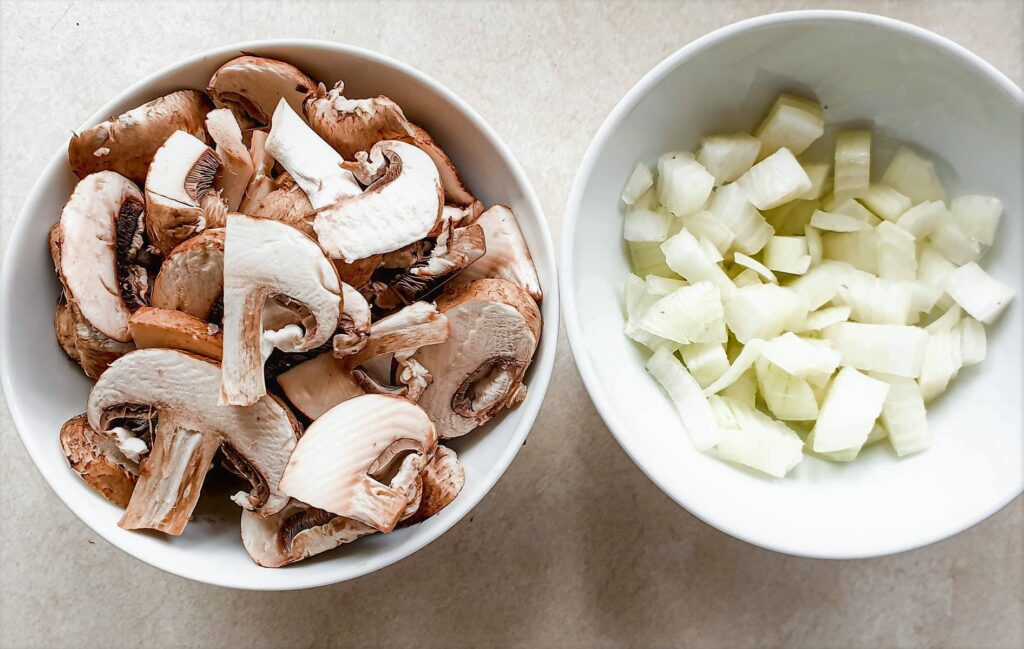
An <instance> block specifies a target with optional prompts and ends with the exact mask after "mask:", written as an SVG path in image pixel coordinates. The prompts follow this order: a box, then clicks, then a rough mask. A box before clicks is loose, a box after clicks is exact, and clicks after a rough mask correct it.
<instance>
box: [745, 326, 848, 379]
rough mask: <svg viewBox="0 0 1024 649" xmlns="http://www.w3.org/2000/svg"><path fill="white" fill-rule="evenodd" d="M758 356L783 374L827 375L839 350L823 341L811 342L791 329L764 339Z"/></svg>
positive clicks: (802, 376)
mask: <svg viewBox="0 0 1024 649" xmlns="http://www.w3.org/2000/svg"><path fill="white" fill-rule="evenodd" d="M815 342H816V343H818V344H815ZM761 356H763V357H764V358H766V359H767V360H768V361H769V362H771V363H772V365H775V366H776V367H778V368H779V369H781V370H782V371H784V372H786V373H787V374H791V375H792V376H795V377H797V378H801V379H806V378H809V377H813V376H819V377H820V376H824V377H826V378H827V377H830V376H831V375H832V373H833V372H835V371H836V369H837V368H838V367H839V363H840V361H841V360H842V357H841V356H840V354H839V352H837V351H835V350H834V349H832V348H831V347H830V346H829V345H828V344H827V343H825V344H822V341H814V342H811V341H810V340H808V339H807V338H802V337H800V336H798V335H796V334H795V333H793V332H787V333H784V334H782V335H781V336H776V337H775V338H772V339H771V340H766V341H765V342H764V345H762V347H761Z"/></svg>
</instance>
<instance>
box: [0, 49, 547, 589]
mask: <svg viewBox="0 0 1024 649" xmlns="http://www.w3.org/2000/svg"><path fill="white" fill-rule="evenodd" d="M289 47H298V48H309V49H315V50H320V51H321V52H324V53H326V54H339V53H340V54H346V55H350V56H354V57H357V58H360V59H363V60H366V61H369V62H370V63H372V64H374V65H379V66H384V67H389V68H392V69H394V70H396V71H398V72H399V73H401V74H402V75H404V76H406V77H409V78H411V79H412V80H414V81H416V82H419V83H421V84H423V85H425V86H428V87H430V88H431V89H432V90H433V91H434V92H436V93H438V94H439V95H441V96H442V97H444V99H445V100H446V101H448V102H449V103H450V104H451V105H452V106H453V107H454V108H455V109H456V110H458V111H459V112H460V113H461V114H462V115H463V116H464V117H466V118H467V119H468V120H469V121H470V122H471V123H472V124H473V125H474V126H475V127H476V128H477V129H478V130H479V131H480V133H481V134H482V135H483V137H484V138H485V139H486V140H487V141H488V142H489V143H490V144H491V146H493V147H494V150H495V151H496V152H497V154H498V156H499V157H500V158H501V160H502V162H503V163H504V164H506V165H507V166H508V168H509V169H510V170H511V172H512V177H513V179H514V182H515V185H516V186H517V188H518V189H520V190H521V191H522V196H523V200H524V201H525V202H526V203H527V205H529V208H530V209H531V210H532V211H533V212H534V213H535V214H536V215H537V217H538V223H537V224H536V226H537V227H536V229H537V234H538V239H539V243H540V246H539V249H537V250H531V251H530V253H531V255H532V256H533V257H534V258H535V260H537V261H543V263H544V264H546V265H547V267H548V268H550V269H551V277H550V279H549V280H548V281H547V283H546V284H545V283H543V279H542V288H543V290H544V298H545V300H544V301H545V302H548V301H550V303H551V304H554V305H555V307H554V308H551V309H549V311H550V313H549V314H545V318H544V323H543V327H542V335H541V340H540V344H539V346H538V348H537V351H536V352H535V354H534V362H533V367H532V373H533V376H532V379H531V382H530V390H529V392H528V394H527V399H526V402H524V403H523V404H521V405H520V406H519V407H518V409H517V412H519V413H520V414H521V418H520V420H519V424H518V426H517V427H516V428H515V429H514V430H513V431H512V435H511V437H510V439H509V442H508V443H507V445H506V446H505V448H504V449H503V450H502V452H501V454H500V455H499V456H498V459H497V461H496V463H495V464H494V465H493V466H492V467H491V468H490V469H489V470H488V471H487V472H486V473H484V474H482V475H480V476H479V477H478V478H477V480H478V483H479V484H480V488H479V489H478V490H476V493H475V494H470V493H469V492H465V491H464V494H463V496H464V497H463V498H461V499H456V501H455V502H453V503H452V504H451V505H449V507H448V508H447V509H449V510H451V513H450V514H449V515H448V517H446V519H445V524H443V525H435V526H431V527H427V528H423V529H424V531H423V532H421V533H420V536H419V538H417V539H416V541H415V542H414V543H412V544H410V546H409V547H407V548H402V549H401V550H399V551H395V550H392V551H390V552H380V553H375V554H373V555H371V556H369V557H367V558H366V559H365V560H364V561H361V562H360V563H358V564H356V566H355V569H353V570H351V571H350V572H348V573H346V574H343V575H337V574H334V573H331V572H330V571H327V570H324V571H315V572H310V573H297V572H292V573H290V574H291V576H290V578H288V577H285V578H277V579H275V580H273V581H272V582H270V583H267V584H252V583H235V582H234V581H233V580H232V579H231V577H230V573H226V572H218V573H217V574H207V573H201V572H199V571H195V570H193V569H191V568H190V566H189V565H188V564H187V563H182V562H177V561H174V560H171V559H160V558H153V557H150V558H144V557H142V556H139V555H137V554H135V553H134V552H132V551H131V550H128V549H126V548H125V547H123V546H122V545H121V544H120V543H119V542H118V540H117V539H116V538H115V537H114V535H113V532H114V530H113V529H108V526H106V525H97V524H94V521H92V520H91V518H90V517H89V516H87V515H86V514H85V512H84V511H80V508H78V507H76V506H75V505H73V504H72V502H70V501H69V499H68V498H66V497H65V494H63V493H62V492H61V491H60V490H59V489H58V488H57V487H56V486H55V484H54V482H53V481H52V480H51V478H50V475H51V474H52V473H55V472H56V471H57V470H58V469H57V468H56V467H49V468H48V467H47V464H46V462H45V461H44V458H42V457H41V455H40V454H39V453H36V452H34V451H33V449H32V447H31V446H30V445H29V444H28V443H27V442H26V435H27V434H28V433H27V432H26V431H29V430H31V426H30V419H29V417H28V413H26V412H24V411H23V409H22V407H21V405H20V404H19V403H17V402H16V401H15V400H13V399H12V398H11V397H12V395H13V394H14V392H13V374H14V368H12V367H11V366H10V361H9V360H8V355H7V354H0V386H2V388H3V394H4V399H5V401H6V403H7V407H8V410H9V412H10V414H11V419H12V421H13V423H14V428H15V430H16V431H17V432H18V438H19V439H20V441H21V443H22V446H23V447H24V448H25V450H26V451H27V452H28V455H29V457H30V458H31V460H32V464H33V465H34V466H35V469H36V470H37V471H38V472H39V473H40V475H42V477H43V479H44V481H45V482H46V484H47V485H48V486H49V487H50V489H51V491H53V492H54V494H56V496H57V498H58V499H59V500H60V501H61V502H62V503H64V505H65V506H66V507H67V508H68V509H70V510H71V512H72V513H73V514H75V516H76V517H77V518H78V519H79V520H80V521H81V522H83V523H84V524H85V525H87V526H88V527H89V528H91V529H92V530H93V531H94V532H96V534H98V535H99V536H100V537H101V538H103V539H104V540H106V541H107V542H108V543H110V544H111V545H113V546H114V547H116V548H118V549H119V550H121V551H122V552H124V553H125V554H128V555H129V556H131V557H133V558H135V559H137V560H140V561H142V562H144V563H147V564H149V565H151V566H153V567H154V568H157V569H160V570H163V571H165V572H168V573H171V574H173V575H177V576H179V577H184V578H186V579H191V580H193V581H197V582H200V583H206V584H210V585H213V586H221V587H225V588H235V589H239V590H256V591H284V590H298V589H304V588H316V587H320V586H326V585H330V584H335V583H340V582H343V581H348V580H351V579H355V578H357V577H361V576H363V575H366V574H369V573H371V572H375V571H377V570H380V569H382V568H385V567H387V566H389V565H391V564H393V563H396V562H398V561H400V560H402V559H404V558H406V557H408V556H410V555H412V554H414V553H416V552H418V551H419V550H421V549H422V548H424V547H425V546H427V545H429V544H430V543H432V542H433V541H434V540H436V539H437V538H438V537H439V536H441V535H442V534H444V533H445V532H447V531H448V530H449V529H451V528H452V527H454V526H455V524H456V523H458V522H459V521H461V520H462V518H463V517H464V516H466V514H468V513H469V512H470V511H471V510H472V509H473V508H474V507H476V505H477V504H478V503H479V502H480V501H481V500H482V499H483V498H484V497H485V496H486V495H487V494H489V493H490V491H491V489H493V487H494V485H495V483H497V481H498V479H499V478H500V477H501V476H502V475H503V474H504V473H505V471H506V470H507V469H508V467H509V466H510V465H511V464H512V461H513V459H515V457H516V455H517V454H518V452H519V450H520V449H521V448H522V447H523V445H524V444H525V442H526V437H527V435H528V434H529V432H530V430H531V429H532V428H533V424H534V422H535V421H536V419H537V415H538V413H539V412H540V408H541V406H542V405H543V402H544V398H545V396H546V394H547V389H548V384H549V382H550V379H551V375H552V373H553V371H554V363H555V351H556V345H557V339H558V326H559V315H560V314H559V309H558V305H559V295H558V291H559V283H558V277H557V273H558V269H557V265H556V255H555V248H554V244H553V242H552V238H551V230H550V227H549V224H548V221H547V217H546V216H545V214H544V210H543V208H542V206H541V204H540V200H539V199H538V197H537V194H536V192H535V190H534V188H533V185H532V184H531V183H530V180H529V178H528V177H527V175H526V172H525V171H524V170H523V167H522V165H521V164H520V163H519V161H518V160H516V158H515V156H513V154H512V151H511V149H509V147H508V145H507V144H505V142H504V141H503V140H502V139H501V137H499V136H498V134H497V132H496V131H495V130H494V129H493V128H492V127H491V125H490V124H488V123H487V121H486V120H484V118H483V117H481V115H480V114H479V113H478V112H477V111H476V110H475V109H474V108H472V107H471V106H470V105H469V104H468V103H467V102H466V101H465V100H463V99H462V98H461V97H459V96H458V95H457V94H456V93H455V92H454V91H452V90H451V89H449V88H448V87H447V86H445V85H444V84H442V83H441V82H439V81H437V80H436V79H434V78H433V77H431V76H429V75H428V74H426V73H424V72H422V71H420V70H419V69H417V68H415V67H413V66H411V65H409V64H407V63H404V62H402V61H399V60H398V59H396V58H393V57H391V56H388V55H386V54H382V53H380V52H377V51H374V50H370V49H367V48H363V47H358V46H354V45H349V44H346V43H338V42H332V41H326V40H322V39H312V38H274V39H258V40H248V41H241V42H237V43H229V44H227V45H221V46H218V47H214V48H210V49H206V50H201V51H199V52H196V53H194V54H191V55H189V56H188V57H185V58H183V59H180V60H177V61H174V62H172V63H170V64H167V65H165V66H162V67H161V68H159V69H158V70H156V71H154V72H152V73H149V74H147V75H145V76H144V77H143V78H141V79H139V80H137V81H135V82H133V83H131V84H130V85H129V86H128V87H126V88H124V89H123V90H121V91H120V92H118V93H117V94H116V95H115V96H114V97H112V98H111V99H110V100H109V101H107V102H106V103H105V104H104V105H103V106H101V107H100V108H99V110H97V111H96V112H94V113H93V114H92V115H91V116H90V117H89V118H88V119H86V120H85V121H84V122H82V124H81V126H79V128H78V131H81V130H83V129H85V128H88V127H89V126H92V125H94V124H97V123H99V122H101V121H103V120H105V119H108V118H109V116H110V115H111V114H113V112H114V107H115V106H117V105H118V104H120V103H121V102H122V101H123V100H124V98H125V97H128V96H130V95H132V94H135V93H137V92H140V91H142V90H144V89H145V88H146V87H148V86H151V85H154V84H156V83H159V82H160V81H162V80H166V79H167V78H170V77H172V76H173V75H175V74H178V73H179V72H181V71H182V70H184V69H187V68H190V67H193V66H196V65H199V64H202V63H204V62H205V61H208V60H210V59H220V58H223V59H224V60H225V61H226V60H229V59H230V58H232V57H234V56H241V54H242V52H259V51H261V50H267V49H272V48H289ZM66 149H67V147H66V146H65V145H61V147H60V149H59V150H58V151H57V152H56V154H55V155H54V156H53V157H51V158H50V161H49V162H48V163H46V165H45V166H44V167H43V169H42V170H41V171H40V172H39V174H38V177H37V180H36V182H35V183H34V184H33V186H32V189H31V190H30V191H29V192H28V193H27V194H26V198H25V201H24V203H23V205H22V207H21V209H20V210H19V212H18V216H17V218H16V219H15V222H14V227H13V228H12V229H11V234H10V237H9V238H8V247H7V253H6V254H5V259H4V261H3V267H2V270H0V275H2V282H0V349H4V348H5V347H7V346H8V345H12V344H14V339H13V332H12V331H10V330H9V329H8V328H7V327H5V324H4V323H6V322H7V320H8V316H9V314H8V309H9V308H10V305H11V304H12V302H13V299H14V295H15V294H16V287H15V286H13V280H12V279H11V277H12V273H11V270H12V269H13V268H14V267H15V265H16V264H17V263H18V262H17V261H16V259H20V258H21V256H22V254H25V253H19V252H18V250H19V248H17V247H15V246H14V245H12V244H13V243H14V242H16V241H20V240H22V239H25V237H26V236H27V235H26V233H25V230H26V229H27V227H28V221H29V220H30V215H28V214H27V211H28V207H29V206H30V205H32V204H33V203H35V202H36V200H37V196H38V195H39V194H41V193H42V192H43V191H44V183H43V182H42V181H43V179H44V178H50V177H51V176H53V175H54V174H55V173H57V172H58V169H59V167H61V166H62V165H66V164H67V150H66ZM25 249H26V248H25V247H22V248H21V250H25ZM540 306H541V308H542V310H543V304H541V305H540ZM533 395H539V396H533ZM531 396H533V398H532V399H531V398H530V397H531ZM157 556H158V557H160V556H162V555H160V554H158V555H157ZM267 570H271V569H269V568H267ZM281 572H283V573H284V574H286V575H287V574H289V573H288V571H286V570H285V571H281V570H278V571H275V573H281Z"/></svg>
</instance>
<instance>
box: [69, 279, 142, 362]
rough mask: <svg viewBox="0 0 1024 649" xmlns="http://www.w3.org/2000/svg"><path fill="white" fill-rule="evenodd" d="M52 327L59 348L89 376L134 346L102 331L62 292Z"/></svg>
mask: <svg viewBox="0 0 1024 649" xmlns="http://www.w3.org/2000/svg"><path fill="white" fill-rule="evenodd" d="M53 327H54V330H55V331H56V333H57V342H59V343H60V346H61V349H63V350H64V353H65V354H67V355H68V357H69V358H71V360H73V361H75V362H76V363H78V364H79V365H81V366H82V370H83V371H84V372H85V375H86V376H88V377H89V378H91V379H95V378H98V377H99V375H100V374H102V373H103V371H104V370H106V369H107V367H108V366H109V365H110V364H111V363H113V362H114V361H115V360H117V359H118V358H120V357H121V356H124V355H125V354H127V353H128V352H130V351H132V350H133V349H135V345H134V343H131V342H127V343H122V342H118V341H116V340H114V339H112V338H108V337H107V336H105V335H103V333H101V332H100V331H99V330H98V329H96V328H95V327H93V326H92V325H91V324H89V321H88V320H86V319H85V318H84V317H82V314H81V312H80V311H79V310H78V308H77V307H75V305H73V304H71V303H69V302H68V301H67V300H66V299H65V298H64V297H63V296H61V298H60V299H59V300H58V301H57V311H56V313H55V314H54V317H53Z"/></svg>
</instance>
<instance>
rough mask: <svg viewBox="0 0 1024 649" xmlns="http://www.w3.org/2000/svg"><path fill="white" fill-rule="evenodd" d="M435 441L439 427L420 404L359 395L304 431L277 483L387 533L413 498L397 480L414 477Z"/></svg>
mask: <svg viewBox="0 0 1024 649" xmlns="http://www.w3.org/2000/svg"><path fill="white" fill-rule="evenodd" d="M436 444H437V433H436V431H435V430H434V424H433V423H431V421H430V418H429V417H427V415H426V413H425V412H423V410H422V409H421V408H419V407H418V406H416V405H414V404H412V403H409V402H408V401H406V400H404V399H397V398H394V397H388V396H382V395H376V394H367V395H363V396H360V397H355V398H354V399H349V400H348V401H344V402H342V403H340V404H338V405H337V406H335V407H333V408H331V409H330V410H328V411H327V412H325V413H324V414H323V415H321V416H320V417H319V418H318V419H317V420H316V421H314V422H313V423H312V425H310V427H309V428H308V429H306V432H305V434H303V436H302V438H301V439H300V440H299V442H298V444H296V446H295V450H294V451H293V452H292V456H291V459H289V460H288V467H287V468H286V469H285V471H284V476H283V477H282V478H281V483H280V485H281V486H280V488H281V491H282V492H284V493H286V494H288V495H289V496H291V497H292V498H295V499H297V500H301V501H302V502H304V503H308V504H309V505H311V506H313V507H316V508H318V509H323V510H325V511H328V512H330V513H332V514H337V515H338V516H344V517H346V518H352V519H355V520H357V521H359V522H361V523H365V524H366V525H369V526H370V527H373V528H374V529H376V530H378V531H381V532H390V531H391V530H393V529H394V527H395V525H396V524H397V523H398V520H399V519H400V518H401V516H402V514H403V513H404V511H405V508H406V506H407V505H408V503H409V497H408V493H407V491H408V490H407V489H403V488H401V486H397V487H396V486H395V483H396V482H397V481H400V480H401V479H402V476H403V475H406V476H407V475H408V474H409V473H411V472H414V473H413V475H417V474H418V473H419V471H420V470H422V468H423V466H424V465H425V464H426V460H427V459H428V457H429V455H430V454H431V453H433V451H434V447H435V446H436ZM396 469H397V472H396ZM392 474H394V475H392Z"/></svg>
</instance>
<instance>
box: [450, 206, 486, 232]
mask: <svg viewBox="0 0 1024 649" xmlns="http://www.w3.org/2000/svg"><path fill="white" fill-rule="evenodd" d="M483 213H484V204H483V203H481V202H480V201H473V202H472V203H470V204H469V205H466V206H459V205H445V206H444V207H443V208H442V209H441V218H442V219H443V220H444V221H446V222H448V223H451V224H452V226H453V227H456V228H461V227H465V226H467V225H472V224H473V223H476V222H477V220H478V219H479V218H480V215H482V214H483Z"/></svg>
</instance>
